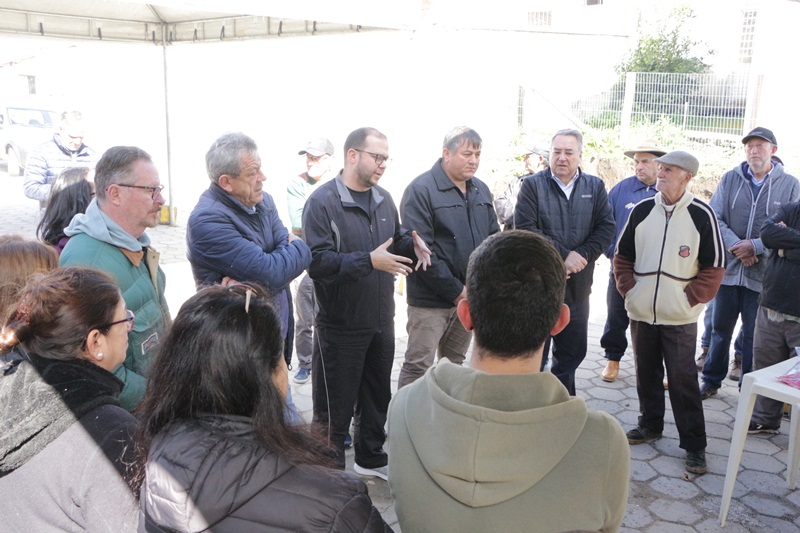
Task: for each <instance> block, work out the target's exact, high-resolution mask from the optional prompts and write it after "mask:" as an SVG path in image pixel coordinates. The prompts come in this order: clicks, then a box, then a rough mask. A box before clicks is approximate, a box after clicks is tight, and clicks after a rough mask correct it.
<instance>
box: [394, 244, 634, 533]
mask: <svg viewBox="0 0 800 533" xmlns="http://www.w3.org/2000/svg"><path fill="white" fill-rule="evenodd" d="M566 278H567V270H566V267H565V266H564V261H563V260H562V259H561V255H560V254H559V252H558V251H556V249H555V247H554V246H553V245H552V244H551V243H550V241H549V240H548V239H547V238H545V237H543V236H541V235H539V234H535V233H532V232H528V231H521V230H512V231H506V232H502V233H496V234H494V235H492V236H490V237H488V238H487V239H486V240H484V241H483V243H482V244H481V245H480V246H478V247H477V248H476V249H475V251H474V252H473V253H472V255H471V256H470V260H469V266H468V267H467V277H466V282H467V283H466V287H467V293H466V294H467V297H466V299H463V300H461V301H460V302H459V303H458V306H457V311H456V312H457V314H458V318H459V320H460V321H461V323H462V324H463V325H464V327H465V328H466V329H467V330H469V331H473V330H474V339H475V342H474V347H473V351H472V357H471V359H470V361H469V365H468V366H460V365H456V364H454V363H451V362H450V361H448V360H447V359H442V361H441V362H440V363H439V364H438V365H436V366H434V367H432V368H430V369H428V371H427V372H426V373H425V375H423V376H422V377H421V378H420V379H418V380H417V381H415V382H413V383H412V384H410V385H407V386H406V387H403V388H402V389H400V390H398V391H397V394H395V396H394V398H393V399H392V403H391V404H390V406H389V428H388V433H389V437H388V438H389V441H388V442H389V486H390V487H391V489H392V494H393V495H394V497H395V510H396V511H397V518H398V520H399V521H400V527H401V528H402V529H403V531H415V532H426V531H431V532H434V531H534V530H535V531H584V530H586V531H604V532H610V531H617V530H618V529H619V526H620V524H621V522H622V518H623V517H624V516H625V506H626V504H627V497H628V481H629V478H628V472H629V468H630V466H629V463H630V449H629V447H628V446H626V439H625V433H624V432H623V431H622V428H621V427H620V425H619V422H617V421H616V420H614V418H613V417H612V416H610V415H608V414H607V413H602V412H598V411H593V410H590V409H588V408H587V407H586V403H585V402H584V401H583V399H582V398H578V397H574V396H570V395H569V392H568V391H567V389H566V388H565V387H564V385H563V384H562V383H561V382H560V381H559V380H558V378H556V377H555V376H554V375H553V374H551V373H549V372H541V371H540V368H541V366H540V365H541V360H542V351H543V350H542V349H543V347H544V342H545V339H546V338H547V336H548V335H555V334H557V333H558V332H559V331H561V330H562V329H563V328H564V327H565V326H566V325H567V324H568V323H569V307H567V305H565V304H564V303H562V302H563V301H564V287H565V285H566Z"/></svg>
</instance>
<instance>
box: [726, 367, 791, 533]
mask: <svg viewBox="0 0 800 533" xmlns="http://www.w3.org/2000/svg"><path fill="white" fill-rule="evenodd" d="M797 361H798V359H797V357H790V358H789V359H788V360H786V361H782V362H780V363H778V364H776V365H772V366H770V367H767V368H762V369H761V370H757V371H755V372H750V373H749V374H745V375H744V376H743V381H742V391H741V393H740V394H739V406H738V407H737V408H736V422H735V424H734V426H733V435H732V437H731V449H730V452H729V453H728V469H727V471H726V472H725V487H724V489H723V490H722V505H721V507H720V510H719V524H720V526H721V527H725V520H726V519H727V517H728V507H730V504H731V496H733V487H734V485H735V484H736V475H737V474H738V473H739V463H740V462H741V460H742V450H743V449H744V441H745V439H746V438H747V428H748V426H749V425H750V417H751V416H752V415H753V405H754V404H755V401H756V395H758V394H760V395H761V396H766V397H768V398H773V399H775V400H778V401H781V402H784V403H788V404H791V406H792V423H791V427H790V430H789V449H788V450H787V453H786V455H787V466H788V468H787V470H786V481H787V484H788V486H789V489H790V490H793V489H794V488H795V486H796V485H797V467H798V461H800V446H798V444H800V442H798V438H797V437H798V435H797V430H798V418H800V405H798V404H800V389H795V388H794V387H790V386H789V385H786V384H784V383H781V382H780V381H778V376H782V375H784V374H786V373H787V372H788V371H789V370H790V369H791V368H792V366H794V365H795V363H797Z"/></svg>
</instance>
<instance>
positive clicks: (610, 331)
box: [600, 139, 667, 382]
mask: <svg viewBox="0 0 800 533" xmlns="http://www.w3.org/2000/svg"><path fill="white" fill-rule="evenodd" d="M666 153H667V152H666V151H664V150H662V149H661V148H660V147H659V146H658V145H657V143H656V141H654V140H652V139H648V140H646V141H644V142H643V143H642V144H641V145H640V146H637V147H636V148H634V149H633V150H628V151H627V152H625V155H626V156H627V157H630V158H631V159H633V162H634V164H635V167H634V168H635V175H633V176H630V177H628V178H625V179H624V180H622V181H620V182H619V183H617V184H616V185H614V187H613V188H612V189H611V190H610V191H609V192H608V203H609V204H611V209H612V211H613V212H614V225H615V229H614V241H613V242H612V243H611V246H609V247H608V250H606V256H607V257H608V258H609V259H613V258H614V248H615V247H616V244H617V240H619V236H620V234H621V233H622V229H623V228H624V227H625V224H626V223H627V222H628V215H630V214H631V209H633V206H635V205H636V204H638V203H639V202H640V201H642V200H644V199H645V198H650V197H651V196H655V195H656V179H657V174H658V163H656V162H655V159H656V157H661V156H662V155H664V154H666ZM606 304H607V305H608V314H607V315H606V325H605V327H604V328H603V336H602V337H600V346H602V348H603V350H605V352H606V359H607V360H608V362H607V363H606V367H605V368H604V369H603V372H602V374H600V376H601V377H602V378H603V381H608V382H613V381H616V379H617V375H618V374H619V362H620V359H622V355H623V354H624V353H625V350H627V349H628V339H627V338H626V336H625V332H626V331H627V330H628V324H629V323H630V320H629V319H628V312H627V311H625V300H623V298H622V296H620V294H619V291H618V290H617V282H616V281H614V268H613V267H612V268H610V269H609V272H608V290H607V292H606Z"/></svg>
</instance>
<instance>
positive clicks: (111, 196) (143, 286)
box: [59, 146, 170, 410]
mask: <svg viewBox="0 0 800 533" xmlns="http://www.w3.org/2000/svg"><path fill="white" fill-rule="evenodd" d="M94 183H95V189H96V191H97V197H96V198H95V199H94V200H92V203H90V204H89V207H88V208H86V213H85V214H78V215H75V218H73V219H72V222H71V223H70V225H69V226H68V227H67V228H66V229H65V230H64V233H65V234H66V235H67V236H68V237H70V239H69V242H68V243H67V245H66V246H65V247H64V250H63V251H62V252H61V257H60V259H59V263H60V265H61V266H89V267H94V268H97V269H98V270H103V271H105V272H108V273H109V274H111V275H112V276H113V277H114V279H116V281H117V284H118V285H119V288H120V291H121V292H122V298H123V299H124V300H125V305H126V306H127V307H128V310H130V311H133V313H134V315H135V320H134V324H133V330H131V332H130V333H129V334H128V352H127V354H126V357H125V362H124V363H123V364H122V366H120V367H119V368H118V369H117V370H116V371H115V372H114V374H115V375H116V376H117V377H118V378H119V379H121V380H122V381H123V382H124V383H125V387H124V388H123V389H122V394H120V396H119V401H120V405H122V407H124V408H125V409H128V410H132V409H133V408H134V407H136V406H137V405H138V404H139V402H140V401H141V400H142V397H143V396H144V392H145V383H146V376H147V373H148V370H149V368H150V362H151V360H152V358H153V357H154V356H155V353H156V351H157V350H156V349H157V347H158V344H159V342H160V340H161V338H163V334H164V330H165V329H166V327H167V326H168V325H169V323H170V315H169V309H168V308H167V301H166V299H165V298H164V287H165V284H166V279H165V277H164V272H163V271H162V270H161V267H159V266H158V259H159V253H158V252H156V251H155V250H154V249H153V248H152V247H151V246H150V237H148V236H147V234H146V233H145V230H146V229H147V228H154V227H155V226H156V225H157V224H158V218H159V212H160V211H161V206H162V205H164V197H163V196H162V195H161V191H162V190H163V189H164V187H163V186H162V185H161V181H160V180H159V177H158V170H156V167H155V165H153V161H152V159H151V158H150V155H149V154H148V153H147V152H145V151H144V150H142V149H140V148H136V147H133V146H115V147H113V148H109V149H108V151H106V153H105V154H103V157H101V158H100V161H99V162H98V163H97V168H96V170H95V177H94Z"/></svg>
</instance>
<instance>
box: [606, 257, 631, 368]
mask: <svg viewBox="0 0 800 533" xmlns="http://www.w3.org/2000/svg"><path fill="white" fill-rule="evenodd" d="M606 305H607V306H608V314H607V315H606V325H605V327H604V328H603V336H602V337H600V346H601V347H602V348H603V350H605V352H606V359H608V360H609V361H619V360H620V359H622V355H623V354H624V353H625V350H627V349H628V339H627V337H626V336H625V332H626V331H628V324H630V320H629V319H628V311H626V310H625V298H623V297H622V296H621V295H620V293H619V291H618V290H617V283H616V282H615V281H614V271H613V270H612V271H611V272H609V273H608V290H607V291H606Z"/></svg>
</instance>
